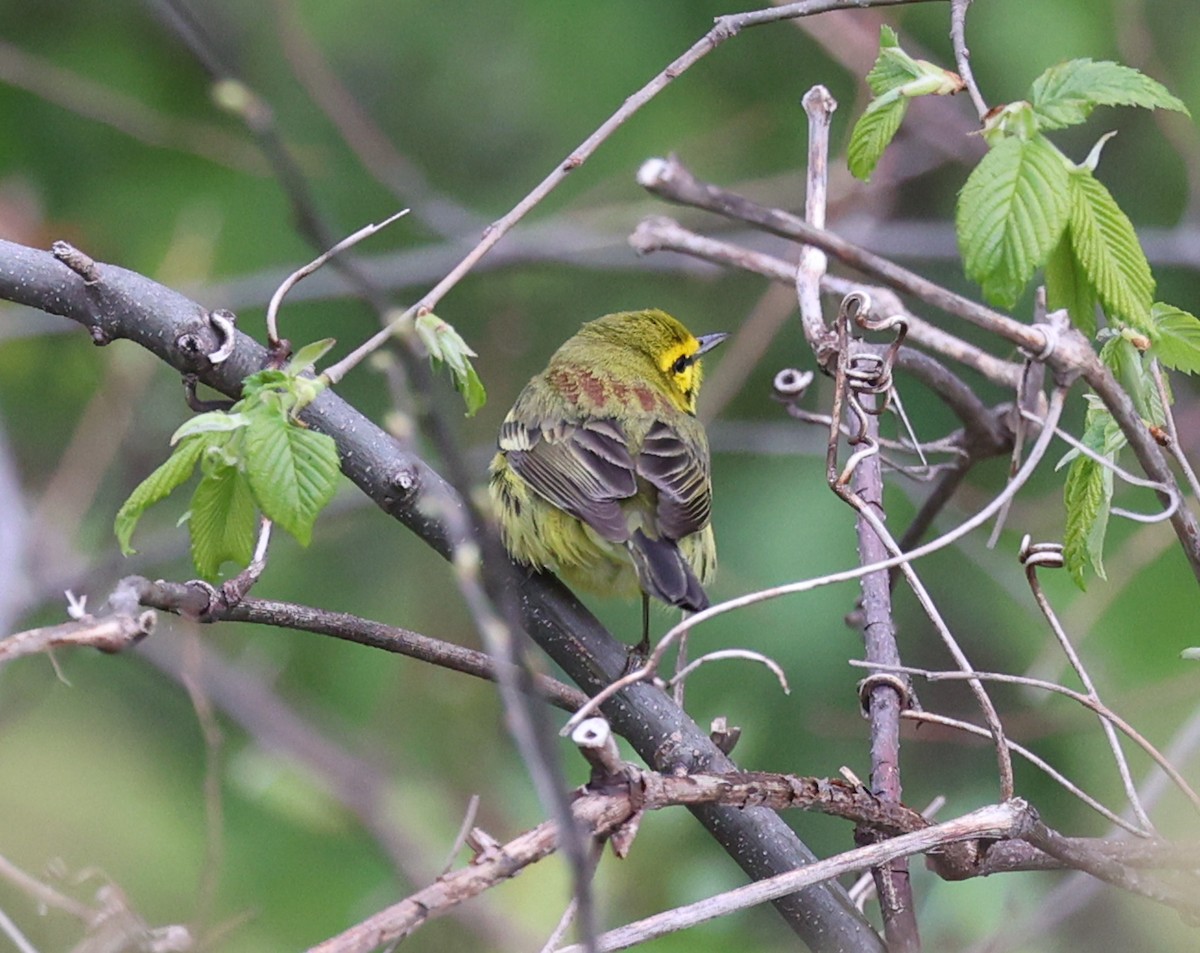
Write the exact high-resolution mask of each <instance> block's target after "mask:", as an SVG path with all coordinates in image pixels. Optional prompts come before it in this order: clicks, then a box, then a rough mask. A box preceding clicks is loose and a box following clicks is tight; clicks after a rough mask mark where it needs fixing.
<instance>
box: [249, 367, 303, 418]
mask: <svg viewBox="0 0 1200 953" xmlns="http://www.w3.org/2000/svg"><path fill="white" fill-rule="evenodd" d="M290 380H291V378H290V377H289V376H288V375H287V374H286V373H284V372H283V371H281V370H277V369H275V368H268V369H267V370H263V371H255V372H254V373H253V374H251V375H250V376H249V377H247V378H246V379H245V380H244V381H242V400H253V399H254V398H256V397H257V396H258V395H259V394H261V393H263V392H264V391H280V390H286V389H287V387H288V384H289V381H290ZM239 403H240V402H239ZM239 409H240V407H239Z"/></svg>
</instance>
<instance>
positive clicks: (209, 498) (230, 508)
mask: <svg viewBox="0 0 1200 953" xmlns="http://www.w3.org/2000/svg"><path fill="white" fill-rule="evenodd" d="M188 529H189V531H190V533H191V538H192V563H193V564H194V565H195V567H196V572H198V573H199V574H200V575H201V576H202V577H203V578H205V579H215V578H216V577H217V575H218V574H219V573H220V571H221V566H222V564H224V563H226V562H234V563H237V564H238V565H239V566H245V565H246V564H247V563H249V562H250V560H251V558H253V556H254V540H255V536H256V535H257V530H258V512H257V509H256V508H255V505H254V496H253V494H252V493H251V492H250V484H249V483H248V482H247V480H246V476H245V474H244V473H242V472H241V470H239V469H238V468H237V467H228V466H217V467H213V468H212V469H211V470H210V471H209V472H208V473H206V474H205V475H204V477H203V478H202V479H201V480H200V483H199V485H198V486H197V487H196V492H195V493H194V494H192V508H191V512H190V514H189V518H188Z"/></svg>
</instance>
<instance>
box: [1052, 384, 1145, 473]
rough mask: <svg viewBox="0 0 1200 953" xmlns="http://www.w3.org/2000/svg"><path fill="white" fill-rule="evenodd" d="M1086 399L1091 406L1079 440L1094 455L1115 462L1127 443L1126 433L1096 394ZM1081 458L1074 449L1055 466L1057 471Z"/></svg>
mask: <svg viewBox="0 0 1200 953" xmlns="http://www.w3.org/2000/svg"><path fill="white" fill-rule="evenodd" d="M1084 398H1085V400H1087V401H1088V405H1089V406H1088V412H1087V417H1086V418H1085V424H1084V429H1083V435H1082V436H1081V437H1080V438H1079V442H1080V443H1082V444H1083V445H1084V446H1085V447H1087V448H1088V449H1089V450H1091V451H1092V452H1093V453H1098V454H1100V456H1102V457H1107V458H1108V459H1110V460H1115V459H1116V454H1117V451H1118V450H1120V449H1121V448H1122V447H1124V446H1125V444H1126V443H1127V441H1126V438H1125V433H1124V431H1122V430H1121V427H1120V425H1119V424H1118V423H1117V421H1116V420H1115V419H1114V418H1113V415H1112V414H1111V413H1109V412H1108V409H1107V408H1106V407H1105V406H1104V404H1103V403H1102V402H1101V401H1100V399H1099V398H1098V397H1096V395H1095V394H1085V395H1084ZM1080 456H1082V454H1081V453H1080V451H1079V450H1078V449H1077V448H1075V447H1072V448H1071V449H1070V450H1068V451H1067V452H1066V453H1065V454H1063V457H1062V459H1061V460H1059V461H1058V463H1056V464H1055V465H1054V469H1055V471H1058V470H1061V469H1062V468H1063V467H1064V466H1066V465H1067V464H1068V463H1070V462H1071V461H1072V460H1075V459H1077V458H1078V457H1080Z"/></svg>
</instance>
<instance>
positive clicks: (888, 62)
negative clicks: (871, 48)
mask: <svg viewBox="0 0 1200 953" xmlns="http://www.w3.org/2000/svg"><path fill="white" fill-rule="evenodd" d="M919 75H920V69H919V68H918V66H917V63H916V61H915V60H914V59H913V58H912V57H911V56H909V55H908V54H907V53H905V52H904V51H903V50H902V49H900V38H899V37H898V36H896V31H895V30H893V29H892V28H891V27H890V26H887V25H884V26H881V27H880V28H879V56H878V57H876V59H875V65H874V66H872V67H871V72H869V73H868V74H867V85H868V86H869V87H870V88H871V92H872V93H874V94H875V95H876V96H882V95H883V94H884V93H886V92H888V91H889V90H892V89H895V88H896V87H897V86H903V85H904V84H905V83H907V82H908V81H909V80H910V79H915V78H916V77H917V76H919Z"/></svg>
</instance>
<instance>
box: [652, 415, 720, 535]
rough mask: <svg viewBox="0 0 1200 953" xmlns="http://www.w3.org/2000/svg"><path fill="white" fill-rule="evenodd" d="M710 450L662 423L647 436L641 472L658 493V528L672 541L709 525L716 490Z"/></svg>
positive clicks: (657, 424) (656, 518) (659, 422)
mask: <svg viewBox="0 0 1200 953" xmlns="http://www.w3.org/2000/svg"><path fill="white" fill-rule="evenodd" d="M706 450H707V448H706V447H705V446H703V445H702V444H701V445H700V446H697V445H695V444H694V443H692V442H689V441H688V440H685V439H684V438H683V437H682V436H681V435H680V433H679V431H678V430H676V429H675V428H674V427H672V426H671V425H670V424H668V423H665V422H663V421H661V420H656V421H655V422H654V424H653V425H651V427H650V430H649V432H648V433H647V434H646V440H645V442H644V443H643V444H642V450H641V453H639V454H638V458H637V472H638V475H639V476H641V477H642V478H643V479H645V480H647V481H648V482H649V483H651V484H652V485H653V486H654V487H655V488H657V490H658V506H657V509H656V511H655V522H656V528H657V529H658V531H659V533H660V534H661V535H663V536H665V537H667V538H668V539H683V537H685V536H690V535H691V534H692V533H696V532H699V531H700V530H702V529H704V527H705V526H706V525H707V524H708V519H709V514H710V512H711V509H712V489H711V486H710V484H709V479H708V474H709V465H708V453H707V452H706Z"/></svg>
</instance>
